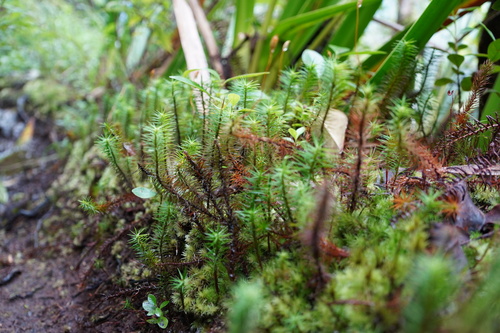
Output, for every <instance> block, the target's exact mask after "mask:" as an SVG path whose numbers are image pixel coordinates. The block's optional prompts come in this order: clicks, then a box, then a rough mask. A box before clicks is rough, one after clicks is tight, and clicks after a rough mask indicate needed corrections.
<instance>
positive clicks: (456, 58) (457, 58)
mask: <svg viewBox="0 0 500 333" xmlns="http://www.w3.org/2000/svg"><path fill="white" fill-rule="evenodd" d="M448 60H449V61H450V62H451V63H452V64H453V65H455V66H457V67H460V65H462V63H463V62H464V60H465V57H464V56H463V55H460V54H449V55H448Z"/></svg>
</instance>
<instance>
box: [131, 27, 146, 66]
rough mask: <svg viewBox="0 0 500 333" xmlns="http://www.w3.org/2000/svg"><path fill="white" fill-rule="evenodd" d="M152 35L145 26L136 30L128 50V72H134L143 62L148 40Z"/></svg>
mask: <svg viewBox="0 0 500 333" xmlns="http://www.w3.org/2000/svg"><path fill="white" fill-rule="evenodd" d="M150 35H151V30H150V29H149V28H148V27H146V26H145V25H142V26H139V27H137V28H136V29H135V30H134V34H133V36H132V43H131V44H130V47H129V49H128V54H127V62H126V64H127V70H128V71H131V70H133V69H134V68H135V67H136V66H137V65H138V64H139V62H140V61H141V58H142V56H143V54H144V51H146V46H147V45H148V39H149V36H150Z"/></svg>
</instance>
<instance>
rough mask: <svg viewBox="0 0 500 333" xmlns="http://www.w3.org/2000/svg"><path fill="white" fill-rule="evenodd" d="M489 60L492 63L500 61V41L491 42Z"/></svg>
mask: <svg viewBox="0 0 500 333" xmlns="http://www.w3.org/2000/svg"><path fill="white" fill-rule="evenodd" d="M488 59H490V60H491V61H492V62H496V61H498V60H500V39H497V40H495V41H493V42H491V43H490V45H489V46H488Z"/></svg>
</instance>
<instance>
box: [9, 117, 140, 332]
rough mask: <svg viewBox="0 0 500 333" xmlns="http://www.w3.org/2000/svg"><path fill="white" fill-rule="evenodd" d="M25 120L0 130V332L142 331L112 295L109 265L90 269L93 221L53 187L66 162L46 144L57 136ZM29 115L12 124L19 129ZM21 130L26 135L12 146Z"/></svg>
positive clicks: (94, 252) (95, 249)
mask: <svg viewBox="0 0 500 333" xmlns="http://www.w3.org/2000/svg"><path fill="white" fill-rule="evenodd" d="M13 112H15V111H13V110H0V113H2V114H3V115H4V116H5V114H6V113H13ZM11 118H12V117H11ZM30 119H32V120H31V122H32V125H33V128H32V133H29V132H27V131H24V132H23V131H21V130H18V131H17V132H16V131H12V132H7V131H2V132H1V133H0V155H1V157H2V158H1V159H0V182H1V183H0V184H1V185H2V186H3V187H4V188H5V190H6V193H7V194H8V200H7V201H5V197H4V202H1V203H0V332H49V333H50V332H134V331H137V332H138V331H143V330H142V329H141V326H142V327H143V328H144V327H146V329H147V330H148V329H149V328H147V326H145V325H144V324H143V325H141V322H142V323H144V320H143V319H142V318H141V313H140V311H138V310H124V309H123V300H124V299H125V296H126V293H123V292H122V293H123V294H125V296H124V297H113V295H116V294H120V288H119V287H117V286H116V285H115V284H113V283H111V281H112V277H113V276H114V273H115V272H114V270H116V267H117V265H116V264H114V263H112V262H111V263H106V266H107V268H108V271H106V273H103V272H102V271H101V272H99V271H96V270H94V269H92V267H93V264H94V262H95V260H96V258H97V256H98V253H99V250H100V248H101V246H102V245H100V244H99V242H98V241H96V240H95V239H93V238H92V237H91V236H92V233H93V231H95V229H96V228H97V223H98V220H97V219H95V218H94V219H92V218H91V217H87V216H85V215H84V214H83V213H82V212H81V211H80V209H79V208H78V202H77V200H78V199H79V198H73V197H72V196H71V193H62V192H61V191H60V189H62V188H64V186H62V185H63V184H61V183H60V182H61V179H60V178H61V175H62V173H63V170H64V165H65V162H66V161H65V158H64V156H59V155H60V154H57V153H56V150H55V149H54V147H55V146H56V145H57V144H58V141H59V140H61V139H62V138H63V136H62V135H61V134H60V133H57V132H56V130H55V126H54V125H53V124H52V123H51V122H50V121H44V120H41V119H36V118H34V117H31V118H30ZM29 122H30V120H28V121H26V120H25V119H22V117H17V118H15V119H14V121H13V123H12V124H13V125H14V126H15V127H16V128H24V129H26V128H27V127H28V126H30V125H28V124H29ZM20 123H22V126H20V125H19V124H20ZM23 133H24V135H25V139H26V141H27V142H25V144H23V145H19V136H22V135H23ZM125 236H126V234H125V233H123V234H122V235H119V237H114V238H113V240H114V241H117V240H119V239H120V238H122V237H123V238H124V237H125ZM141 296H142V295H141ZM133 305H135V307H136V309H137V308H140V304H133Z"/></svg>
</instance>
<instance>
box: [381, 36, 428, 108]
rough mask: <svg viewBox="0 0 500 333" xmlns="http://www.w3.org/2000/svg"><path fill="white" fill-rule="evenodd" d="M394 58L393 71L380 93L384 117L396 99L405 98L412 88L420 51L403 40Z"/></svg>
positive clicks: (412, 44) (399, 43)
mask: <svg viewBox="0 0 500 333" xmlns="http://www.w3.org/2000/svg"><path fill="white" fill-rule="evenodd" d="M393 52H394V58H393V62H392V64H391V69H390V70H389V74H388V75H387V77H386V79H385V81H384V82H383V83H382V84H381V85H380V87H379V91H381V92H382V94H383V98H382V101H381V103H380V111H381V112H382V115H387V112H388V109H387V108H388V106H390V105H391V102H392V101H393V100H394V99H395V98H401V97H403V94H404V93H405V92H407V91H408V89H410V88H411V84H412V83H413V82H414V78H415V70H416V65H417V60H416V57H417V52H418V49H417V47H416V46H415V45H414V42H412V41H406V40H401V41H399V42H398V43H397V44H396V46H395V47H394V51H393Z"/></svg>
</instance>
